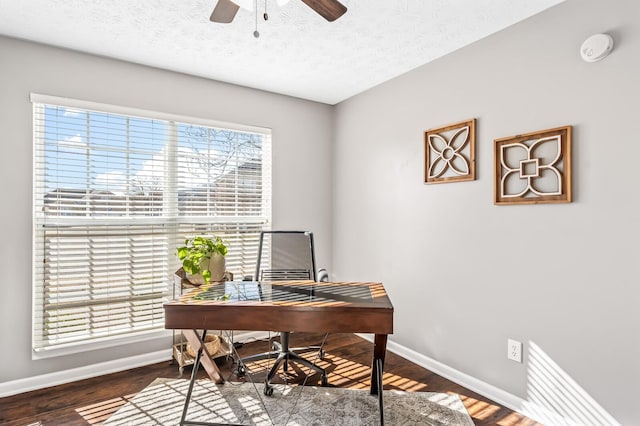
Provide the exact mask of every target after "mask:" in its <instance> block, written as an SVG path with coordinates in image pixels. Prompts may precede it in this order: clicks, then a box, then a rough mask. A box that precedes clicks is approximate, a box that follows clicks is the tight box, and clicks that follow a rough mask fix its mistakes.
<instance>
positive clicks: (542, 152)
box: [494, 126, 571, 205]
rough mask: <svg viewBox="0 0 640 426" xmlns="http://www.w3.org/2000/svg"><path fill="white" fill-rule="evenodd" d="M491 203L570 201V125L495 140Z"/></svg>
mask: <svg viewBox="0 0 640 426" xmlns="http://www.w3.org/2000/svg"><path fill="white" fill-rule="evenodd" d="M494 169H495V177H494V203H495V204H497V205H505V204H539V203H570V202H571V126H565V127H558V128H555V129H549V130H542V131H539V132H533V133H527V134H524V135H517V136H510V137H507V138H501V139H496V140H495V141H494Z"/></svg>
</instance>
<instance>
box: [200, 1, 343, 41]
mask: <svg viewBox="0 0 640 426" xmlns="http://www.w3.org/2000/svg"><path fill="white" fill-rule="evenodd" d="M267 1H268V0H265V4H264V9H265V10H264V14H263V15H262V17H263V18H264V20H265V21H266V20H268V19H269V15H268V13H267ZM288 1H289V0H277V2H278V5H280V6H283V5H284V4H286V3H287V2H288ZM301 1H302V2H303V3H304V4H306V5H307V6H309V7H310V8H311V9H313V10H314V11H315V12H316V13H317V14H318V15H320V16H322V17H323V18H324V19H326V20H327V21H329V22H333V21H335V20H336V19H338V18H340V17H341V16H342V15H344V14H345V13H346V11H347V8H346V6H345V5H343V4H342V3H340V2H339V1H338V0H301ZM252 3H253V5H250V4H249V3H248V2H247V0H234V1H232V0H218V2H217V3H216V6H215V7H214V9H213V13H212V14H211V17H210V18H209V20H210V21H211V22H215V23H219V24H228V23H231V22H232V21H233V18H235V16H236V14H237V13H238V10H239V9H240V7H242V8H243V9H249V10H252V11H253V9H254V8H255V13H256V28H255V31H254V32H253V36H254V37H255V38H258V37H260V33H259V32H258V0H254V1H253V2H252ZM252 6H253V7H252Z"/></svg>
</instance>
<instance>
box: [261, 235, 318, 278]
mask: <svg viewBox="0 0 640 426" xmlns="http://www.w3.org/2000/svg"><path fill="white" fill-rule="evenodd" d="M255 279H256V280H258V281H288V280H312V281H316V259H315V249H314V246H313V233H312V232H308V231H263V232H261V233H260V244H259V247H258V262H257V264H256V274H255Z"/></svg>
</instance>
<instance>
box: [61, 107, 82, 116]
mask: <svg viewBox="0 0 640 426" xmlns="http://www.w3.org/2000/svg"><path fill="white" fill-rule="evenodd" d="M81 113H82V111H80V110H77V109H73V108H65V109H64V112H63V113H62V115H63V116H64V117H77V116H79V115H80V114H81Z"/></svg>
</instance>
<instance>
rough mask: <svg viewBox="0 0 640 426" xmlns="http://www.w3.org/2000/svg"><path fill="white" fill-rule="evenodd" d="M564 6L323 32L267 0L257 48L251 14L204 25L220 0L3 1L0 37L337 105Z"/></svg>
mask: <svg viewBox="0 0 640 426" xmlns="http://www.w3.org/2000/svg"><path fill="white" fill-rule="evenodd" d="M562 1H563V0H342V3H343V4H344V5H345V6H347V7H348V11H347V13H346V14H345V15H344V16H342V17H341V18H340V19H338V20H337V21H335V22H333V23H329V22H327V21H325V20H324V19H323V18H321V17H320V16H319V15H317V14H316V13H315V12H313V11H312V10H311V9H310V8H309V7H307V6H306V5H305V4H304V3H302V1H300V0H291V1H290V2H288V3H287V4H285V5H283V6H278V2H276V1H275V0H268V4H267V7H268V12H269V20H268V21H266V22H265V21H263V20H262V17H261V16H260V20H259V21H258V29H259V31H260V33H261V36H260V38H258V39H256V38H254V37H253V30H254V26H255V13H253V12H251V11H249V10H247V9H240V10H239V12H238V14H237V15H236V18H235V20H234V22H233V23H231V24H214V23H212V22H209V16H210V15H211V11H212V10H213V7H214V6H215V4H216V0H208V1H203V0H109V1H107V0H95V1H86V0H0V34H4V35H8V36H11V37H17V38H23V39H27V40H33V41H37V42H41V43H46V44H51V45H54V46H61V47H66V48H69V49H74V50H79V51H83V52H89V53H94V54H98V55H103V56H107V57H113V58H117V59H122V60H126V61H130V62H135V63H140V64H145V65H150V66H154V67H158V68H164V69H169V70H173V71H179V72H183V73H187V74H194V75H198V76H202V77H206V78H211V79H215V80H220V81H226V82H230V83H235V84H239V85H243V86H248V87H253V88H258V89H263V90H268V91H272V92H276V93H282V94H286V95H290V96H296V97H300V98H304V99H310V100H314V101H319V102H324V103H328V104H335V103H338V102H340V101H342V100H344V99H347V98H349V97H351V96H353V95H355V94H357V93H360V92H362V91H364V90H366V89H369V88H371V87H373V86H375V85H377V84H380V83H382V82H384V81H386V80H389V79H390V78H393V77H395V76H398V75H400V74H403V73H405V72H407V71H409V70H411V69H413V68H416V67H418V66H420V65H423V64H425V63H427V62H429V61H432V60H433V59H436V58H438V57H440V56H443V55H445V54H447V53H449V52H451V51H453V50H456V49H459V48H460V47H463V46H465V45H467V44H470V43H472V42H474V41H476V40H478V39H480V38H482V37H485V36H487V35H489V34H491V33H494V32H496V31H499V30H501V29H503V28H505V27H507V26H509V25H512V24H514V23H516V22H518V21H520V20H523V19H525V18H527V17H529V16H531V15H533V14H536V13H538V12H540V11H542V10H544V9H546V8H548V7H551V6H553V5H555V4H558V3H560V2H562ZM250 3H251V2H249V4H250ZM258 5H259V6H258V8H259V10H260V15H262V12H263V8H264V0H258ZM1 53H2V52H0V62H1V56H2V55H1Z"/></svg>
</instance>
